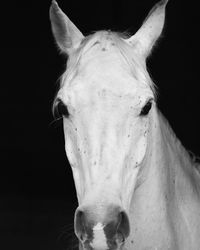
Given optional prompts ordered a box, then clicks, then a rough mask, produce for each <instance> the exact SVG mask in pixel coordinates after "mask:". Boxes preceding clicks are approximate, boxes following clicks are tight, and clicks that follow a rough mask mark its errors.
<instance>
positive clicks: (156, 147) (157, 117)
mask: <svg viewBox="0 0 200 250" xmlns="http://www.w3.org/2000/svg"><path fill="white" fill-rule="evenodd" d="M149 141H150V143H151V145H150V148H149V152H148V157H147V158H146V161H145V163H144V164H145V166H142V168H141V173H140V176H139V178H140V179H141V180H140V181H139V184H138V186H136V190H135V192H134V195H133V201H132V208H134V206H139V209H140V212H141V214H142V210H144V213H145V214H146V211H145V210H146V209H147V207H148V208H153V210H154V211H155V213H158V212H160V211H165V208H166V206H167V204H168V203H169V202H168V201H169V200H173V199H174V200H175V199H176V185H177V183H176V182H177V181H178V178H180V176H181V178H182V180H183V179H184V178H186V181H185V183H187V182H188V180H187V174H186V172H187V171H189V169H192V168H191V166H188V165H189V164H190V160H189V157H188V154H187V152H186V150H185V149H184V148H183V146H182V145H181V143H180V142H179V140H178V139H177V138H176V136H175V135H174V133H173V131H172V129H171V128H170V127H169V125H168V123H167V121H166V120H165V118H164V117H163V116H162V115H161V114H160V113H159V112H158V113H157V112H156V111H155V114H154V119H153V124H152V129H151V135H150V140H149ZM134 203H135V204H136V205H134ZM155 204H156V206H155ZM155 208H156V209H155ZM141 209H142V210H141ZM134 210H135V209H134ZM156 210H157V211H156Z"/></svg>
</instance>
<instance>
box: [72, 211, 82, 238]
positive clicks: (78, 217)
mask: <svg viewBox="0 0 200 250" xmlns="http://www.w3.org/2000/svg"><path fill="white" fill-rule="evenodd" d="M74 229H75V234H76V236H77V237H78V238H79V239H80V240H83V238H84V235H85V216H84V212H83V211H81V210H77V211H76V213H75V221H74Z"/></svg>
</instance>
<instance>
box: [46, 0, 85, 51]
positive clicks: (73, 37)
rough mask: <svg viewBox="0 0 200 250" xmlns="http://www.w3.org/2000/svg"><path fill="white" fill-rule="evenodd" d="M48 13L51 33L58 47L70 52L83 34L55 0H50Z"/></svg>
mask: <svg viewBox="0 0 200 250" xmlns="http://www.w3.org/2000/svg"><path fill="white" fill-rule="evenodd" d="M49 14H50V20H51V27H52V31H53V35H54V37H55V40H56V42H57V44H58V47H59V48H60V49H61V51H62V52H64V53H67V54H70V53H71V52H72V51H73V50H74V49H76V48H78V46H79V45H80V43H81V41H82V39H83V38H84V36H83V34H82V33H81V32H80V31H79V29H78V28H77V27H76V26H75V25H74V24H73V23H72V22H71V21H70V19H69V18H68V17H67V16H66V15H65V13H64V12H62V10H61V9H60V8H59V6H58V4H57V2H56V1H55V0H53V1H52V4H51V7H50V11H49Z"/></svg>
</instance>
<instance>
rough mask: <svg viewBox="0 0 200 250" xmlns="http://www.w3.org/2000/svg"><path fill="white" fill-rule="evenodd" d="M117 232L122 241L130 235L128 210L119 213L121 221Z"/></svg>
mask: <svg viewBox="0 0 200 250" xmlns="http://www.w3.org/2000/svg"><path fill="white" fill-rule="evenodd" d="M117 233H118V235H119V236H120V238H121V241H124V240H125V238H127V237H128V236H129V233H130V225H129V219H128V216H127V214H126V212H124V211H121V212H120V213H119V223H118V227H117Z"/></svg>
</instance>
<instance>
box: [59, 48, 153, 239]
mask: <svg viewBox="0 0 200 250" xmlns="http://www.w3.org/2000/svg"><path fill="white" fill-rule="evenodd" d="M101 46H102V45H101V44H100V45H96V46H94V47H92V48H91V49H90V50H89V51H88V52H86V53H85V54H84V56H83V57H82V59H81V60H80V62H79V67H78V69H77V72H79V73H78V74H77V75H75V76H74V77H72V78H73V79H72V80H70V83H69V82H68V83H66V84H65V83H64V85H63V86H64V87H63V88H61V90H60V92H59V95H60V99H62V101H63V102H64V103H65V105H66V106H67V107H68V111H69V114H70V115H69V117H68V118H64V133H65V148H66V153H67V156H68V159H69V161H70V163H71V166H72V170H73V175H74V181H75V185H76V190H77V195H78V200H79V208H78V210H77V215H76V216H77V220H76V232H77V235H79V236H80V235H81V232H82V231H83V228H82V225H81V223H82V222H80V221H81V220H83V216H86V217H87V221H89V222H88V223H90V226H89V227H90V228H92V227H95V226H96V225H97V224H98V223H100V225H101V227H103V226H105V225H106V224H108V222H109V220H110V223H111V222H112V224H113V223H116V224H120V223H121V224H122V225H123V226H122V227H123V228H120V227H119V228H120V232H121V233H122V231H123V235H124V236H123V237H125V236H127V235H128V232H129V225H128V219H127V216H126V213H125V211H128V208H129V205H130V201H131V197H132V194H133V191H134V187H135V184H136V181H137V175H138V172H139V170H140V168H141V166H142V164H141V163H142V161H143V159H144V157H145V153H146V149H147V140H148V134H149V131H150V129H149V125H150V113H149V114H148V111H150V105H151V104H153V93H152V91H151V89H150V87H149V85H148V84H146V85H145V84H142V83H141V82H140V81H139V80H138V79H139V77H138V79H137V71H136V72H135V74H136V76H135V77H134V76H133V75H131V73H130V72H129V71H128V70H127V67H128V65H127V63H126V62H125V61H124V62H123V60H122V59H123V58H122V56H120V55H116V54H117V49H116V48H112V47H111V44H107V51H104V50H103V51H102V49H101ZM66 81H68V79H67V78H66ZM145 109H146V110H145ZM144 112H146V113H144ZM83 213H84V215H83ZM119 213H122V214H123V216H122V215H121V216H122V218H121V217H120V216H119ZM80 217H81V218H80ZM120 220H121V222H120ZM122 220H123V221H122ZM112 224H111V225H110V227H111V226H112V227H113V225H112ZM110 227H109V228H108V231H109V230H110ZM98 232H99V231H98ZM82 237H83V236H82ZM87 237H88V236H87ZM83 238H84V237H83ZM94 244H95V243H94Z"/></svg>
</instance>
